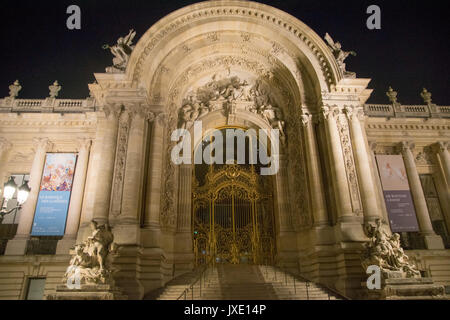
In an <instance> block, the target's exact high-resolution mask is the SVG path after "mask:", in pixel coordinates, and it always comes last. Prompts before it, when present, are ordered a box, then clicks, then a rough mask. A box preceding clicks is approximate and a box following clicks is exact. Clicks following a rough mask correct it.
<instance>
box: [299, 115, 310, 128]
mask: <svg viewBox="0 0 450 320" xmlns="http://www.w3.org/2000/svg"><path fill="white" fill-rule="evenodd" d="M300 120H301V124H302V125H303V126H304V127H307V126H308V125H309V124H311V122H312V120H313V116H312V115H310V114H302V115H301V116H300Z"/></svg>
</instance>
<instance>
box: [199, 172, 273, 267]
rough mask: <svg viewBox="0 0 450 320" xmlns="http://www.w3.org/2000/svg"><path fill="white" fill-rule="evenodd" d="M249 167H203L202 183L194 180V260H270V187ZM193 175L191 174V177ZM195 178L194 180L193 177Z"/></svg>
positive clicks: (271, 221) (271, 244)
mask: <svg viewBox="0 0 450 320" xmlns="http://www.w3.org/2000/svg"><path fill="white" fill-rule="evenodd" d="M264 178H266V179H267V178H268V177H262V176H259V175H258V174H257V173H256V172H255V169H254V167H253V166H251V167H250V168H248V167H245V166H238V165H225V166H223V167H222V168H221V169H219V170H214V169H213V166H210V167H209V171H208V173H207V174H206V178H205V183H204V185H203V186H201V187H199V186H198V182H195V183H194V192H193V219H192V222H193V226H192V227H193V230H194V253H195V261H196V264H197V265H199V264H206V263H209V262H213V263H232V264H239V263H254V264H262V263H265V264H272V263H273V259H274V255H275V249H274V248H275V232H274V218H273V204H272V191H271V190H272V188H271V187H270V183H264V181H262V180H263V179H264ZM194 180H195V179H194ZM195 181H196V180H195Z"/></svg>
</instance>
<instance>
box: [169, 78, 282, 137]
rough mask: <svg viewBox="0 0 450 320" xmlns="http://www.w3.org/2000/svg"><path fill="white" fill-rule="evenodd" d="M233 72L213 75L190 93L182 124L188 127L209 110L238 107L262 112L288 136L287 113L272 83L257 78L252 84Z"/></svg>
mask: <svg viewBox="0 0 450 320" xmlns="http://www.w3.org/2000/svg"><path fill="white" fill-rule="evenodd" d="M249 82H251V81H247V80H242V79H240V78H239V77H238V76H232V75H231V74H230V73H228V75H226V76H220V75H217V74H215V75H213V77H212V79H211V81H209V82H208V83H207V84H205V85H204V86H201V87H199V88H197V89H195V90H193V91H191V92H189V93H188V95H187V97H186V98H185V99H184V100H183V103H182V107H181V109H180V112H179V118H178V119H179V123H178V127H179V128H182V129H188V128H190V127H191V126H192V124H193V123H194V122H195V121H197V120H199V119H200V118H202V117H203V116H205V115H206V114H208V113H210V112H213V111H216V110H223V111H224V112H225V114H226V115H227V116H228V115H230V114H234V113H235V112H236V110H243V111H244V110H245V111H248V112H252V113H255V114H258V115H259V116H260V117H261V118H262V119H264V120H265V121H266V122H267V123H268V124H269V125H270V126H271V127H272V128H274V129H278V130H280V133H281V135H283V136H284V127H285V121H284V115H283V111H282V110H281V108H280V107H278V106H277V104H276V102H275V99H274V98H273V96H272V94H271V91H270V87H269V86H268V85H267V84H265V83H264V81H263V80H261V79H257V80H255V81H253V83H252V84H250V83H249Z"/></svg>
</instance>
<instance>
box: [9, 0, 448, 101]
mask: <svg viewBox="0 0 450 320" xmlns="http://www.w3.org/2000/svg"><path fill="white" fill-rule="evenodd" d="M194 2H196V1H180V0H164V1H154V0H127V1H124V0H121V1H119V0H83V1H80V0H70V1H66V0H58V1H47V0H45V1H44V0H42V1H36V0H34V1H30V0H21V1H2V8H1V10H0V23H1V30H2V43H3V45H2V50H1V53H0V54H1V61H2V64H3V65H2V66H1V73H0V96H7V95H8V86H9V85H10V84H11V83H12V82H14V80H16V79H19V80H20V82H21V84H22V86H23V89H22V91H21V93H20V97H21V98H44V97H46V96H48V86H49V85H50V84H51V83H53V81H54V80H56V79H57V80H58V81H59V82H60V84H61V85H62V86H63V89H62V91H61V93H60V97H61V98H85V97H86V96H88V87H87V84H88V83H91V82H93V81H94V76H93V73H94V72H104V70H105V67H107V66H109V65H111V62H112V56H111V54H110V53H109V52H108V51H104V50H102V48H101V46H102V45H103V44H105V43H108V44H114V43H115V42H116V40H117V38H118V37H119V36H123V35H125V34H126V33H127V32H128V30H129V29H130V28H134V29H136V30H137V33H138V35H137V39H138V38H140V36H142V34H144V33H145V32H146V30H148V29H149V28H150V27H151V26H152V25H153V24H154V23H156V22H157V21H158V20H159V19H161V18H163V17H164V16H165V15H167V14H169V13H170V12H172V11H174V10H176V9H179V8H181V7H183V6H185V5H188V4H191V3H194ZM260 2H263V3H266V4H270V5H272V6H274V7H277V8H279V9H281V10H284V11H286V12H288V13H290V14H292V15H294V16H295V17H297V18H299V19H300V20H301V21H303V22H304V23H306V24H307V25H308V26H309V27H311V28H312V29H313V30H314V31H315V32H317V33H318V34H319V35H320V36H321V37H323V36H324V35H325V33H326V32H329V33H330V34H331V36H332V37H333V38H334V39H335V40H337V41H340V42H341V43H342V44H343V48H344V49H346V50H354V51H356V52H357V53H358V56H357V57H350V58H349V59H348V60H347V69H348V70H350V71H354V72H356V73H357V75H358V77H368V78H372V82H371V83H370V87H371V88H373V89H375V91H374V93H373V95H372V97H371V99H370V100H369V102H372V103H387V102H388V100H387V97H386V96H385V92H386V90H387V88H388V86H389V85H391V86H393V87H394V89H396V90H397V91H398V92H399V101H400V102H402V103H404V104H421V103H422V100H421V98H420V95H419V94H420V92H421V90H422V88H423V87H426V88H427V89H428V90H429V91H431V92H432V93H433V101H434V102H435V103H436V104H440V105H450V93H449V89H450V87H449V84H450V67H449V60H448V58H449V36H450V26H449V25H450V23H449V22H448V21H449V16H448V15H449V12H448V10H447V8H446V6H445V4H444V3H445V2H446V1H436V0H427V1H423V0H422V1H418V0H391V1H381V0H371V1H366V0H340V1H337V0H283V1H260ZM71 4H76V5H79V6H80V8H81V10H82V29H81V30H79V31H70V30H68V29H67V28H66V20H67V18H68V15H67V14H66V9H67V7H68V6H69V5H71ZM371 4H377V5H379V6H380V7H381V12H382V29H381V30H375V31H371V30H368V29H367V28H366V20H367V17H368V15H367V14H366V9H367V7H368V6H369V5H371Z"/></svg>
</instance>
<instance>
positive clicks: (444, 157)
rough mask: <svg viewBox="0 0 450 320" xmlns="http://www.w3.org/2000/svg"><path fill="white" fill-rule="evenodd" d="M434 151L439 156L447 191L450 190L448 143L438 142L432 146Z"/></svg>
mask: <svg viewBox="0 0 450 320" xmlns="http://www.w3.org/2000/svg"><path fill="white" fill-rule="evenodd" d="M433 147H434V148H433V149H434V151H435V152H436V153H437V154H438V155H439V158H440V160H441V166H442V170H443V171H444V176H445V181H446V182H447V190H448V189H449V188H450V153H449V152H448V148H449V143H448V142H443V141H440V142H438V143H436V144H434V146H433Z"/></svg>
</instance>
